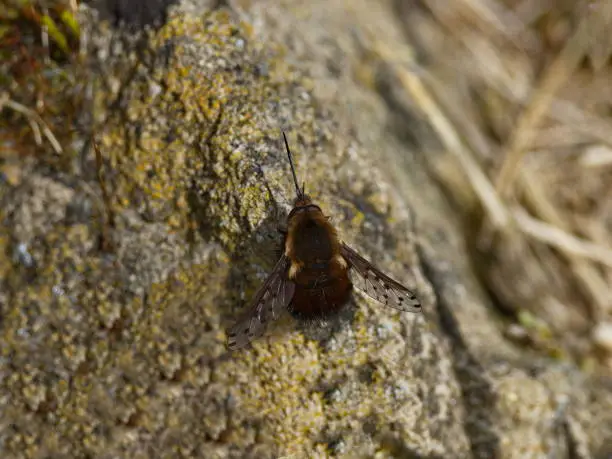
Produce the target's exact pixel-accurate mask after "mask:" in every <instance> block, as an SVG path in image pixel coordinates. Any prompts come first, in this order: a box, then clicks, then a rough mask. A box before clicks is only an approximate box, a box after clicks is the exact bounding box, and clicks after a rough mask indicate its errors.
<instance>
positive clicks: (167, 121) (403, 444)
mask: <svg viewBox="0 0 612 459" xmlns="http://www.w3.org/2000/svg"><path fill="white" fill-rule="evenodd" d="M157 3H159V4H163V2H157ZM211 3H212V2H211ZM219 3H220V4H215V5H213V4H206V5H203V4H202V3H201V2H195V1H194V2H191V3H190V2H186V1H185V2H183V3H181V4H179V5H178V6H176V7H174V9H172V10H171V12H170V14H169V15H168V18H167V21H166V22H165V24H164V25H163V26H161V27H160V28H159V29H156V30H154V31H152V32H151V33H150V34H149V35H143V36H141V38H140V39H138V40H132V41H130V40H127V39H125V36H124V35H122V33H121V32H119V31H114V32H109V31H107V30H105V29H104V28H103V27H92V43H93V45H92V46H95V47H96V49H97V56H98V58H99V59H100V62H101V66H102V68H103V69H104V72H101V74H100V75H97V78H98V79H100V80H102V81H104V82H105V84H104V85H102V84H100V85H98V88H99V90H98V91H97V95H96V106H97V107H103V108H102V109H100V110H101V111H102V112H103V115H102V116H100V119H104V123H103V125H101V126H100V127H99V128H98V132H97V140H98V144H99V150H100V154H101V158H100V159H101V160H102V164H101V167H100V168H99V169H98V170H97V172H96V158H95V155H94V152H93V150H91V149H89V150H88V152H87V154H86V155H84V156H83V158H80V162H79V161H76V160H75V164H77V163H78V164H77V165H75V167H74V168H73V169H72V171H71V172H67V171H61V170H57V169H52V168H49V167H47V166H45V165H44V163H43V162H40V163H39V162H37V161H24V163H23V173H22V177H23V179H22V180H21V181H20V183H18V184H8V183H4V184H2V185H1V186H2V188H1V189H0V190H1V191H0V200H1V201H0V218H1V221H2V226H1V227H0V246H2V249H3V250H2V252H1V253H2V254H3V255H2V256H1V257H0V277H1V278H2V281H1V282H2V283H1V284H0V288H1V293H0V310H1V314H2V316H1V319H0V332H1V337H0V339H1V342H0V350H1V354H0V388H1V391H0V407H1V410H0V451H1V452H2V457H7V458H8V457H32V458H34V457H54V458H55V457H104V458H105V457H108V458H111V457H134V458H141V457H142V458H144V457H156V458H160V457H168V458H170V457H205V458H209V457H210V458H214V457H218V458H225V457H234V458H243V457H253V458H255V457H258V458H259V457H261V458H267V457H328V456H332V455H337V456H343V457H380V458H382V457H423V458H442V457H444V458H451V457H457V458H463V457H473V458H493V457H500V458H568V459H569V458H588V457H594V458H604V457H609V456H608V455H610V454H612V447H611V446H610V445H612V394H611V391H610V386H609V383H607V382H606V381H594V380H591V379H589V378H587V377H585V376H583V375H582V374H581V373H580V372H579V371H578V369H576V368H574V367H572V366H571V365H570V364H567V363H562V362H558V361H553V360H548V359H545V358H543V357H541V356H537V355H529V354H527V353H526V352H525V351H524V350H518V349H516V348H514V347H513V346H512V345H511V344H510V343H508V342H507V341H506V340H505V338H504V337H503V334H502V332H501V327H500V326H499V322H500V319H499V318H497V317H496V316H495V315H494V313H493V312H491V310H492V309H491V307H490V304H489V300H488V298H487V295H486V293H485V292H484V291H483V289H482V288H481V287H480V285H479V283H478V280H477V278H476V276H475V274H474V273H473V270H472V267H471V266H470V264H469V261H468V255H467V250H466V248H465V247H464V246H463V242H462V241H463V238H462V235H461V229H460V228H461V225H460V224H459V222H458V220H457V218H456V217H455V216H454V215H453V210H452V209H451V208H449V206H448V205H447V203H446V201H445V200H444V198H443V196H442V194H441V193H440V191H439V190H438V189H437V187H436V185H435V182H434V181H432V180H431V179H430V177H429V176H428V174H427V170H426V167H425V161H424V160H423V158H422V157H420V149H419V145H420V143H421V142H426V141H431V142H435V140H434V139H433V138H431V139H428V137H427V136H428V131H427V128H426V127H425V126H424V123H423V122H422V121H420V120H419V115H418V113H416V112H415V111H414V109H413V108H412V107H411V105H410V102H409V101H405V100H401V98H400V97H397V94H396V93H395V92H394V85H396V84H397V82H395V81H393V78H392V77H391V76H390V75H389V74H387V73H386V72H385V68H384V66H383V67H379V66H376V65H374V64H373V63H372V62H369V61H368V56H367V53H364V50H363V48H362V47H361V45H360V37H363V36H367V35H374V36H376V38H377V39H378V40H380V41H382V42H384V43H386V44H387V45H388V46H401V44H402V43H403V42H404V41H405V39H404V38H403V33H404V31H403V30H402V28H401V16H400V15H399V11H400V9H396V5H395V4H394V3H393V2H372V1H365V0H360V1H357V2H351V3H350V6H347V2H342V1H339V0H332V1H325V2H324V1H321V0H318V1H314V2H309V4H308V5H307V6H306V5H305V4H304V5H302V4H301V3H300V2H272V1H257V2H246V1H244V2H219ZM147 14H151V15H153V16H156V15H155V14H153V13H152V12H150V11H148V12H147ZM85 16H86V17H90V19H89V21H91V23H92V24H93V23H97V21H95V20H92V19H91V16H90V13H88V14H86V15H85ZM115 19H116V18H115ZM136 23H138V21H136ZM132 33H133V31H132V32H128V34H132ZM281 127H282V128H283V129H285V130H286V131H287V132H288V133H289V137H290V139H291V143H292V145H293V150H294V155H295V157H296V161H297V169H298V173H299V174H300V175H301V176H302V177H303V179H304V180H306V187H307V189H308V190H309V192H310V193H311V194H312V195H313V197H314V198H315V199H316V200H317V201H318V202H319V203H320V204H321V206H322V207H323V209H324V211H325V212H326V213H327V214H328V215H331V216H332V218H333V221H334V223H335V224H336V225H337V226H338V228H339V231H340V233H341V234H342V235H343V237H344V238H345V239H346V240H347V241H348V242H350V243H351V244H353V245H355V246H356V247H358V248H359V250H360V251H362V252H363V253H364V255H366V256H367V257H369V258H370V259H372V260H373V261H374V262H375V263H377V264H379V265H381V266H384V268H385V269H386V270H388V272H390V273H391V274H392V275H393V276H394V277H396V278H398V279H401V280H402V281H403V282H405V283H407V284H409V285H411V286H413V287H414V288H415V290H416V291H417V292H418V293H419V295H420V297H421V298H422V300H423V306H424V314H423V315H422V316H415V315H400V314H398V313H396V312H393V311H388V310H383V308H381V307H379V306H378V305H375V304H373V303H371V302H370V301H368V300H366V299H365V298H364V297H363V296H361V295H355V300H354V302H355V308H356V309H355V313H354V316H352V317H346V318H343V321H342V323H341V324H340V325H341V326H340V327H335V328H334V327H327V328H323V329H321V330H312V329H307V328H304V327H302V326H300V325H299V324H295V323H293V322H292V321H290V320H288V319H287V318H284V319H283V320H281V321H280V322H279V323H278V324H276V325H275V326H274V327H273V328H272V329H271V330H269V333H268V336H267V337H266V338H265V339H262V340H259V341H258V342H256V343H255V344H254V346H253V349H250V350H246V351H242V352H236V353H232V354H228V353H227V352H226V350H225V340H226V337H225V333H224V330H225V328H226V327H227V326H228V325H229V324H231V322H232V317H235V316H236V314H237V312H238V311H239V310H240V308H241V307H242V306H244V304H245V302H246V301H247V300H248V299H249V298H250V297H251V296H252V295H253V293H254V291H255V290H256V288H257V287H258V285H259V284H260V283H261V282H262V280H263V279H264V278H265V274H266V272H267V271H268V270H269V269H270V268H271V266H272V265H273V263H274V261H275V260H274V256H275V255H274V254H275V250H276V244H278V242H279V238H278V235H277V233H276V227H277V224H278V222H279V221H282V219H283V218H284V216H285V215H286V213H287V210H288V209H289V206H290V202H291V201H292V196H293V192H292V182H291V179H290V175H289V173H288V167H287V164H286V162H285V156H284V155H285V153H284V151H283V149H282V145H281V143H280V138H279V128H281ZM97 176H99V177H101V180H98V179H97ZM104 190H106V191H104ZM105 195H106V196H105ZM606 384H608V385H606Z"/></svg>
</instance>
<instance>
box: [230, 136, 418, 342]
mask: <svg viewBox="0 0 612 459" xmlns="http://www.w3.org/2000/svg"><path fill="white" fill-rule="evenodd" d="M283 138H284V140H285V147H286V149H287V157H288V158H289V165H290V166H291V173H292V174H293V181H294V183H295V189H296V192H297V198H296V200H295V203H294V205H293V209H292V210H291V212H290V213H289V216H288V217H287V229H286V231H281V232H282V233H284V244H283V246H284V253H283V255H282V256H281V257H280V259H279V260H278V262H277V263H276V266H274V269H273V270H272V272H271V273H270V275H269V276H268V278H267V279H266V280H265V282H264V284H263V285H262V286H261V288H260V289H259V290H258V291H257V294H256V295H255V298H254V299H253V301H252V303H251V305H250V307H249V308H248V309H247V310H246V312H245V313H244V314H243V316H242V317H241V318H240V319H238V321H237V322H236V324H235V325H234V326H233V327H232V328H230V329H229V332H228V335H229V342H228V345H229V348H230V349H232V350H234V349H239V348H241V347H244V346H246V345H247V344H248V343H249V342H251V341H252V340H254V339H256V338H258V337H260V336H261V335H263V333H264V331H265V329H266V327H267V325H268V323H269V322H271V321H273V320H275V319H277V318H278V316H279V315H280V313H281V312H282V310H283V309H284V308H286V309H288V310H289V312H290V313H291V314H292V315H293V316H294V317H296V318H298V319H303V320H316V319H322V318H325V317H330V316H332V315H334V314H336V313H338V312H340V310H341V309H342V306H344V304H346V302H347V301H348V299H349V297H350V294H351V291H352V289H353V284H352V282H351V279H350V277H349V272H351V271H352V272H353V273H355V274H356V275H357V276H358V277H359V278H360V281H361V284H362V287H361V289H362V290H363V291H364V292H365V293H366V294H367V295H369V296H370V297H372V298H374V299H375V300H376V301H379V302H380V303H382V304H384V305H385V306H389V307H391V308H395V309H399V310H400V311H408V312H420V311H421V303H420V302H419V300H418V299H417V298H416V296H415V295H414V293H412V292H411V291H410V290H409V289H407V288H406V287H404V286H403V285H402V284H400V283H399V282H397V281H394V280H393V279H391V278H390V277H389V276H387V275H386V274H384V273H383V272H381V271H380V270H379V269H377V268H376V267H375V266H373V265H372V264H371V263H370V262H369V261H367V260H366V259H365V258H363V257H362V256H361V255H359V254H358V253H357V252H356V251H355V250H353V249H352V248H350V247H349V246H348V245H346V244H345V243H344V242H342V241H340V239H339V238H338V233H337V232H336V229H335V228H334V227H333V226H332V225H331V224H330V223H329V221H328V217H326V216H325V215H324V214H323V212H322V210H321V208H320V207H319V206H318V205H316V204H314V203H313V202H312V201H311V199H310V198H309V197H308V196H307V195H306V194H305V193H304V186H302V188H301V189H300V187H299V185H298V180H297V176H296V173H295V167H294V165H293V158H292V156H291V151H290V150H289V143H288V142H287V137H286V136H285V133H284V132H283ZM279 231H280V230H279Z"/></svg>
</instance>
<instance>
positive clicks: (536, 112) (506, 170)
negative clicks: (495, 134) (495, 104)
mask: <svg viewBox="0 0 612 459" xmlns="http://www.w3.org/2000/svg"><path fill="white" fill-rule="evenodd" d="M590 13H591V14H585V15H584V17H583V18H582V20H581V21H580V24H579V26H578V28H577V29H576V31H575V33H574V35H573V36H572V37H571V38H570V39H569V40H568V41H567V42H566V44H565V46H564V48H563V49H562V51H561V52H560V53H559V54H558V55H557V57H556V58H555V60H554V61H553V63H552V64H551V65H550V66H549V67H548V68H547V70H546V72H545V73H544V76H543V77H542V79H541V80H540V84H539V86H538V87H537V88H536V89H535V90H534V91H533V97H532V99H531V102H530V103H529V105H528V107H527V108H526V110H525V111H524V112H523V114H522V116H521V117H520V119H519V121H518V123H517V126H516V129H515V130H514V132H513V134H512V138H511V140H510V142H509V147H508V149H507V153H506V157H505V158H504V162H503V164H502V167H501V169H500V172H499V175H498V177H497V180H496V189H497V190H498V191H499V192H500V193H501V194H502V195H503V194H505V193H507V192H508V191H509V188H510V186H511V184H512V182H513V181H514V177H515V176H516V171H517V169H518V167H519V165H520V163H521V160H522V158H523V156H524V154H525V152H526V149H527V148H528V146H529V144H530V142H531V140H532V138H533V137H534V135H535V133H536V130H537V128H538V126H539V124H540V122H541V120H542V118H543V117H544V116H545V115H546V113H547V111H548V110H549V107H550V104H551V103H552V101H553V99H554V96H555V94H556V93H557V92H558V91H559V89H560V88H561V87H562V86H563V84H564V83H565V82H566V81H567V80H568V78H569V77H570V75H571V74H572V72H573V71H574V70H575V69H576V67H577V66H578V64H579V63H580V60H581V59H583V58H584V56H585V54H586V53H587V52H588V50H589V48H590V47H591V45H592V43H593V39H594V37H597V36H599V35H600V34H601V32H602V31H603V28H604V27H605V22H604V21H599V20H596V18H594V17H593V15H594V13H593V12H592V11H590Z"/></svg>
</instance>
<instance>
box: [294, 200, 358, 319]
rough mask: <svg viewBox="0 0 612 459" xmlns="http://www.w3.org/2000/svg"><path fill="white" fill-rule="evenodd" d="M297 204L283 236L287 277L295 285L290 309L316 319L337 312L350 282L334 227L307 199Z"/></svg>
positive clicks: (344, 300)
mask: <svg viewBox="0 0 612 459" xmlns="http://www.w3.org/2000/svg"><path fill="white" fill-rule="evenodd" d="M299 204H300V205H299V206H296V207H295V208H294V210H293V212H292V213H291V214H289V218H288V232H287V236H286V237H285V255H286V256H287V258H289V270H288V272H287V277H288V279H289V280H290V281H292V282H293V283H294V284H295V292H294V294H293V298H292V301H291V304H290V305H289V310H290V312H291V313H292V314H293V315H294V316H296V317H298V318H300V319H307V320H308V319H319V318H323V317H326V316H328V315H331V314H335V313H337V312H339V311H340V309H341V308H342V306H344V304H345V303H346V302H347V301H348V299H349V297H350V294H351V289H352V287H353V284H352V283H351V281H350V279H349V275H348V264H347V263H346V260H345V259H344V258H343V257H342V255H341V253H340V250H341V243H340V240H339V239H338V234H337V233H336V229H335V228H334V227H333V226H332V225H331V224H330V223H329V221H328V219H327V217H325V215H323V212H322V211H321V209H320V208H319V207H318V206H316V205H314V204H312V203H310V200H308V199H306V200H305V201H302V202H300V203H299Z"/></svg>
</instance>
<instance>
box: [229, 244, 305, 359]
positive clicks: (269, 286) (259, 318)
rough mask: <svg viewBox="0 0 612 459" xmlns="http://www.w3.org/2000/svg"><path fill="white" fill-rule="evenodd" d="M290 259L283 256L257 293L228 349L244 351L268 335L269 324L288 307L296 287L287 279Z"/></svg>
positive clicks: (236, 327) (240, 321) (230, 330)
mask: <svg viewBox="0 0 612 459" xmlns="http://www.w3.org/2000/svg"><path fill="white" fill-rule="evenodd" d="M288 266H289V259H288V258H287V257H286V256H285V255H283V256H282V257H281V258H280V260H278V262H277V263H276V266H274V269H273V270H272V272H271V273H270V275H269V276H268V278H267V279H266V281H265V282H264V284H263V285H262V286H261V288H260V289H259V290H258V291H257V293H256V295H255V298H254V299H253V301H252V303H251V305H250V306H249V308H248V309H247V311H246V313H244V314H243V315H242V317H241V318H240V319H238V320H237V321H236V324H235V325H234V326H233V327H232V328H230V329H229V330H228V347H229V348H230V349H231V350H235V349H240V348H242V347H244V346H246V345H247V344H248V343H250V342H251V341H253V340H254V339H256V338H259V337H260V336H261V335H263V334H264V332H265V330H266V327H267V326H268V323H269V322H271V321H273V320H276V319H277V318H278V316H279V315H280V313H281V311H282V310H283V308H287V306H289V303H290V302H291V299H292V298H293V292H294V291H295V284H294V283H293V282H291V281H290V280H288V279H287V276H286V273H287V267H288Z"/></svg>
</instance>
